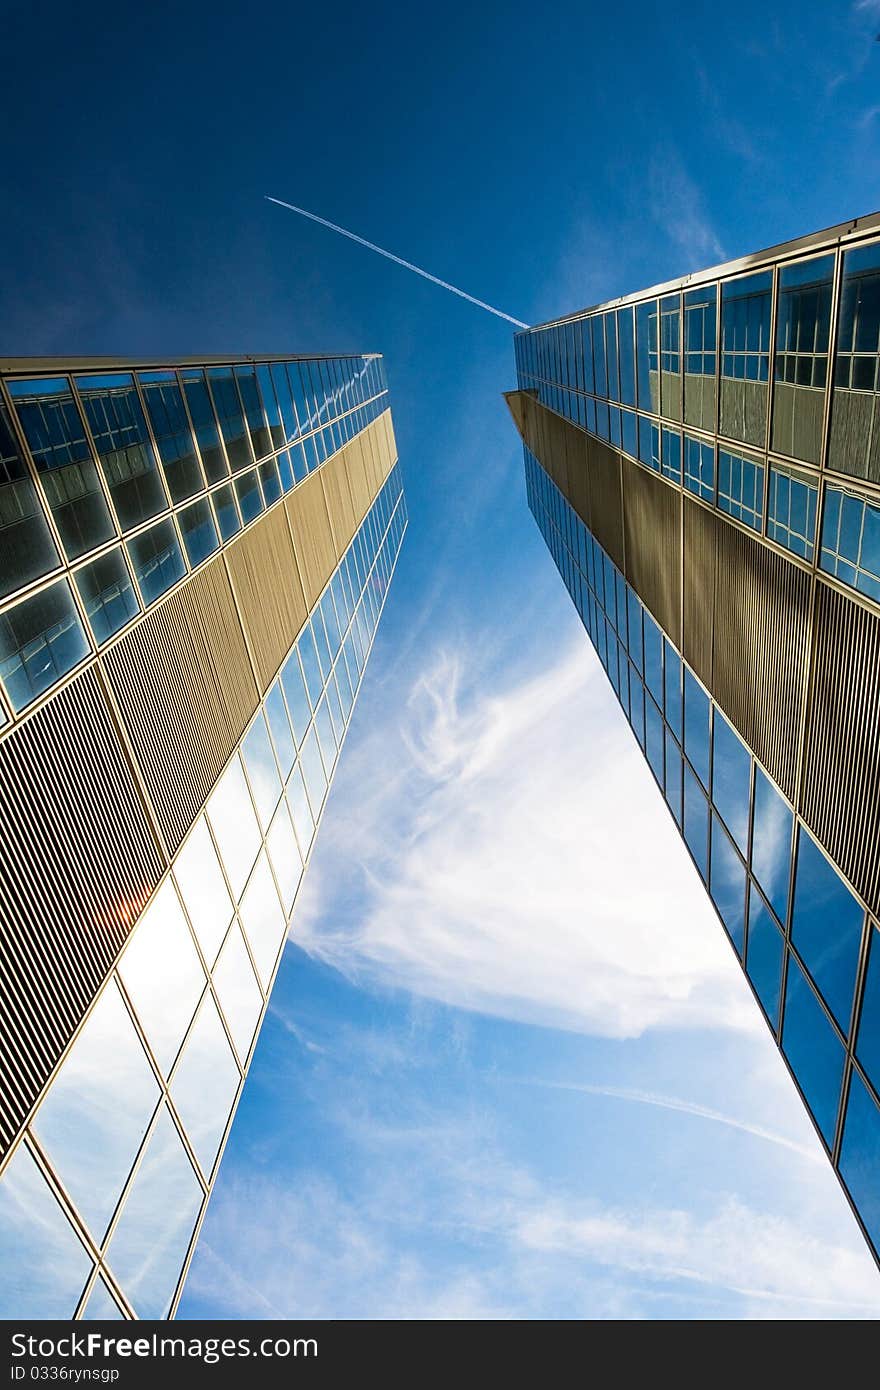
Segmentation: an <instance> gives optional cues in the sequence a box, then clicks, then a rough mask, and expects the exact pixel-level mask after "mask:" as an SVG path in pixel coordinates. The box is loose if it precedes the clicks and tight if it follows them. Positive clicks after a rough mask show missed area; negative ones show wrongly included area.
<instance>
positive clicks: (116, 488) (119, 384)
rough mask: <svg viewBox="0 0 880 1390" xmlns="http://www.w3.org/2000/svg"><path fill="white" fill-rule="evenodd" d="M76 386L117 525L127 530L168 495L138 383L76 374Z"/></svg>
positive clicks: (123, 378)
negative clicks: (114, 511)
mask: <svg viewBox="0 0 880 1390" xmlns="http://www.w3.org/2000/svg"><path fill="white" fill-rule="evenodd" d="M76 384H77V387H78V388H79V395H80V400H81V401H82V403H83V409H84V410H85V413H86V420H87V421H88V425H89V429H90V430H91V433H92V440H93V442H94V445H95V449H96V450H97V453H98V459H99V460H100V464H101V468H102V469H103V472H104V477H105V479H106V481H107V486H108V488H109V489H110V496H111V498H112V500H113V506H114V507H115V509H116V515H117V517H118V518H119V524H120V526H121V527H122V529H123V531H127V530H128V529H129V528H130V527H132V526H140V524H141V523H142V522H144V521H149V519H150V517H151V516H156V514H157V513H158V512H161V511H164V510H165V508H166V507H167V506H168V498H167V497H166V495H165V489H164V488H163V486H162V480H161V478H160V477H159V469H158V468H157V466H156V456H155V454H154V453H153V446H152V444H151V443H150V437H149V434H148V432H147V422H146V420H145V419H144V412H143V410H142V409H141V403H140V400H139V399H138V395H137V392H136V391H135V387H134V382H133V380H132V378H131V377H130V376H129V375H128V374H127V373H117V374H115V375H105V376H93V377H77V381H76Z"/></svg>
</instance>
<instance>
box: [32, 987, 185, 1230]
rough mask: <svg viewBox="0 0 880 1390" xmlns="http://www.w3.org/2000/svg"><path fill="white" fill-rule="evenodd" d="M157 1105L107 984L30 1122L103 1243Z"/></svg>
mask: <svg viewBox="0 0 880 1390" xmlns="http://www.w3.org/2000/svg"><path fill="white" fill-rule="evenodd" d="M158 1099H159V1083H158V1081H157V1080H156V1078H155V1076H154V1074H153V1071H152V1068H151V1067H150V1064H149V1062H148V1061H147V1058H146V1054H145V1052H144V1050H143V1048H142V1047H141V1044H140V1042H139V1040H138V1037H137V1034H136V1033H135V1030H134V1024H133V1023H132V1021H131V1018H130V1016H129V1013H128V1010H127V1009H126V1007H125V1005H124V1004H123V1002H122V998H121V996H120V993H119V990H118V989H117V987H116V983H115V981H113V980H111V981H110V983H109V984H108V985H107V987H106V988H105V990H104V992H103V994H102V995H101V996H100V998H99V999H98V1002H97V1004H96V1005H95V1007H94V1009H93V1010H92V1012H91V1014H90V1015H89V1017H88V1018H87V1019H86V1022H85V1023H84V1024H83V1028H82V1031H81V1033H80V1034H79V1036H78V1038H77V1039H76V1041H75V1043H74V1044H73V1047H72V1048H71V1050H70V1052H69V1053H68V1055H67V1057H66V1058H65V1060H64V1062H63V1063H62V1065H61V1069H60V1071H59V1072H58V1074H57V1076H56V1077H55V1080H54V1081H53V1082H52V1085H51V1087H50V1088H49V1090H48V1092H47V1093H46V1097H45V1099H44V1100H43V1102H42V1104H41V1106H40V1108H39V1110H38V1111H37V1115H36V1119H35V1121H34V1126H33V1128H34V1131H35V1133H36V1135H37V1138H38V1139H39V1141H40V1143H41V1144H42V1145H43V1146H44V1148H45V1149H46V1151H47V1153H48V1154H49V1157H50V1159H51V1161H52V1164H53V1167H54V1168H55V1170H56V1171H57V1172H58V1174H59V1176H60V1178H61V1180H62V1182H63V1183H64V1186H65V1187H66V1188H67V1191H68V1192H69V1193H70V1195H71V1197H72V1198H73V1200H74V1202H75V1203H76V1206H77V1208H78V1210H79V1211H80V1213H81V1214H82V1216H83V1217H84V1218H85V1220H86V1221H87V1222H88V1224H89V1226H90V1228H91V1232H92V1235H93V1236H94V1237H95V1239H96V1240H97V1241H98V1242H100V1241H101V1239H102V1238H103V1235H104V1232H105V1231H106V1229H107V1225H108V1222H109V1220H110V1217H111V1216H112V1214H113V1209H114V1207H115V1206H116V1203H117V1200H118V1198H119V1195H120V1193H121V1191H122V1187H123V1185H124V1183H125V1180H126V1178H127V1177H128V1174H129V1171H130V1169H131V1165H132V1164H133V1162H134V1160H135V1155H136V1154H137V1151H138V1149H139V1148H140V1144H141V1140H142V1139H143V1136H144V1134H145V1133H146V1130H147V1126H148V1124H149V1122H150V1118H151V1116H152V1114H153V1111H154V1109H155V1107H156V1102H157V1101H158Z"/></svg>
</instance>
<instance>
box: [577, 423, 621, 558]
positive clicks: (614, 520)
mask: <svg viewBox="0 0 880 1390" xmlns="http://www.w3.org/2000/svg"><path fill="white" fill-rule="evenodd" d="M583 437H584V439H585V440H586V443H587V487H588V489H589V494H590V529H591V531H592V532H593V535H594V536H595V537H596V540H597V541H598V542H599V544H600V545H601V546H603V547H604V549H605V550H607V552H608V554H609V555H610V556H611V558H612V560H613V561H614V563H615V565H617V567H618V569H620V570H622V569H623V501H622V498H621V490H620V489H621V475H620V464H621V458H620V454H618V453H617V452H616V451H615V450H614V449H610V448H609V447H608V445H607V444H602V443H600V442H599V440H598V439H591V438H589V437H588V436H587V435H584V436H583Z"/></svg>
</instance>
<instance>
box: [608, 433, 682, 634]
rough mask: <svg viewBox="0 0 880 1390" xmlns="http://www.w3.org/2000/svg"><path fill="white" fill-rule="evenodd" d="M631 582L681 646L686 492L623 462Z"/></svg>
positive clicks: (627, 570) (627, 554) (627, 546)
mask: <svg viewBox="0 0 880 1390" xmlns="http://www.w3.org/2000/svg"><path fill="white" fill-rule="evenodd" d="M622 464H623V524H624V529H625V533H626V577H627V579H628V580H629V582H630V584H632V586H633V588H634V589H635V591H636V593H637V594H638V595H639V598H640V599H641V600H642V602H643V603H644V604H645V605H646V606H647V607H648V608H649V609H650V610H651V612H652V613H653V614H654V617H655V618H656V619H657V622H658V623H659V624H660V626H661V627H662V628H663V629H664V630H665V631H666V632H667V633H668V634H669V636H670V638H671V639H672V641H673V642H674V643H675V645H676V646H677V647H679V648H680V646H681V493H680V492H678V491H677V489H675V488H671V487H668V486H667V484H666V483H664V482H663V481H662V480H661V479H660V478H658V477H657V476H656V474H654V473H648V472H646V470H645V469H644V468H639V466H638V465H637V464H635V463H631V462H630V460H629V459H623V460H622Z"/></svg>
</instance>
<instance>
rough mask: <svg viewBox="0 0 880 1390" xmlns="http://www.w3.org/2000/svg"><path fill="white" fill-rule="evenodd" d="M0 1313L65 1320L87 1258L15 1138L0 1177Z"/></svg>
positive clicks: (88, 1269) (7, 1318)
mask: <svg viewBox="0 0 880 1390" xmlns="http://www.w3.org/2000/svg"><path fill="white" fill-rule="evenodd" d="M0 1244H2V1248H3V1249H4V1250H5V1251H6V1252H7V1257H6V1259H4V1260H3V1261H2V1263H0V1318H3V1319H4V1320H5V1321H7V1322H8V1321H11V1320H17V1319H24V1318H34V1319H39V1320H40V1321H42V1320H44V1319H47V1318H57V1319H58V1320H59V1321H61V1320H67V1319H68V1318H70V1317H72V1316H73V1310H74V1308H75V1307H76V1305H77V1302H78V1300H79V1296H80V1294H81V1293H82V1290H83V1287H84V1285H85V1282H86V1278H87V1277H88V1275H89V1273H90V1272H91V1268H92V1261H91V1259H90V1257H89V1256H88V1255H87V1254H86V1252H85V1249H84V1247H83V1246H82V1245H81V1244H80V1241H79V1240H78V1238H77V1236H76V1235H75V1234H74V1231H73V1227H72V1226H71V1225H70V1223H69V1221H68V1220H67V1217H66V1216H65V1215H64V1213H63V1212H62V1210H61V1207H60V1206H59V1205H58V1203H57V1202H56V1200H55V1198H54V1197H53V1196H52V1193H51V1192H50V1190H49V1187H48V1185H47V1183H46V1180H45V1178H44V1177H43V1175H42V1173H41V1172H40V1170H39V1168H38V1167H37V1165H36V1163H35V1162H34V1160H33V1158H32V1157H31V1155H30V1154H29V1152H28V1150H27V1149H26V1148H25V1146H24V1144H20V1145H19V1147H18V1148H17V1149H16V1151H15V1153H14V1154H13V1155H12V1158H11V1159H10V1160H9V1165H8V1167H7V1168H6V1171H5V1172H4V1174H3V1181H2V1183H0Z"/></svg>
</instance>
